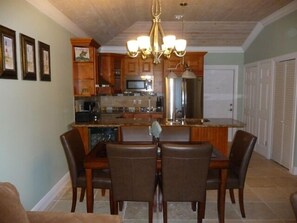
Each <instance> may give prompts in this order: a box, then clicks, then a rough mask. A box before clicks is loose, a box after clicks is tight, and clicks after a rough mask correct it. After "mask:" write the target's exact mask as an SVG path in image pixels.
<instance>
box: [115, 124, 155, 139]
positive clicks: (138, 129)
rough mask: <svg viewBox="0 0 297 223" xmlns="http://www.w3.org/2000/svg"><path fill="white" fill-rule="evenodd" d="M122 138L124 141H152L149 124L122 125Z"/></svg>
mask: <svg viewBox="0 0 297 223" xmlns="http://www.w3.org/2000/svg"><path fill="white" fill-rule="evenodd" d="M121 139H122V141H123V142H152V141H153V137H152V136H151V135H150V130H149V126H147V125H134V126H122V127H121Z"/></svg>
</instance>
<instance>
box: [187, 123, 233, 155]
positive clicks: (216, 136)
mask: <svg viewBox="0 0 297 223" xmlns="http://www.w3.org/2000/svg"><path fill="white" fill-rule="evenodd" d="M191 141H192V142H201V141H204V142H210V143H211V144H212V145H213V146H214V147H215V148H216V149H218V150H219V151H221V152H222V153H223V154H224V155H226V156H228V153H229V151H228V127H208V128H205V127H192V128H191Z"/></svg>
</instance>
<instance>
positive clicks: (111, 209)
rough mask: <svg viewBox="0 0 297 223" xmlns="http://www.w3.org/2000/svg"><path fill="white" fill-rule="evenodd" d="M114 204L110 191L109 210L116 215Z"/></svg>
mask: <svg viewBox="0 0 297 223" xmlns="http://www.w3.org/2000/svg"><path fill="white" fill-rule="evenodd" d="M114 203H115V201H114V200H113V194H112V191H111V190H109V209H110V214H115V213H114V212H115V210H114V206H115V205H114Z"/></svg>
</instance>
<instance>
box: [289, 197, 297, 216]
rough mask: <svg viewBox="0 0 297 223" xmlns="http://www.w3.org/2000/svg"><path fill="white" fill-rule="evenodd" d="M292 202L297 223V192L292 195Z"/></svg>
mask: <svg viewBox="0 0 297 223" xmlns="http://www.w3.org/2000/svg"><path fill="white" fill-rule="evenodd" d="M290 202H291V205H292V209H293V212H294V214H295V218H296V221H297V192H294V193H292V194H291V196H290Z"/></svg>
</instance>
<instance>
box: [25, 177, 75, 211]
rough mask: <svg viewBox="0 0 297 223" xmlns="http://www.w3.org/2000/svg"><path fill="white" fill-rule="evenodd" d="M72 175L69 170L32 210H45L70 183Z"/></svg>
mask: <svg viewBox="0 0 297 223" xmlns="http://www.w3.org/2000/svg"><path fill="white" fill-rule="evenodd" d="M69 181H70V175H69V172H67V173H66V174H65V175H64V176H63V177H62V178H61V179H60V180H59V181H58V182H57V183H56V184H55V185H54V186H53V187H52V189H51V190H50V191H49V192H48V193H47V194H46V195H45V196H44V197H43V198H42V199H41V200H40V201H39V202H38V203H37V204H36V205H35V206H34V207H33V208H32V209H31V211H45V210H46V209H47V208H48V206H49V205H50V204H51V202H52V201H53V200H54V199H55V198H56V196H58V194H59V193H60V192H61V191H62V190H63V189H64V187H65V186H66V185H67V184H68V183H69Z"/></svg>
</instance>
